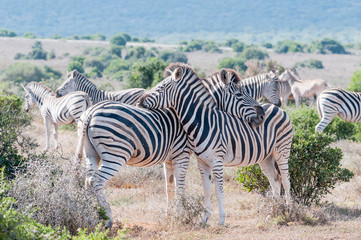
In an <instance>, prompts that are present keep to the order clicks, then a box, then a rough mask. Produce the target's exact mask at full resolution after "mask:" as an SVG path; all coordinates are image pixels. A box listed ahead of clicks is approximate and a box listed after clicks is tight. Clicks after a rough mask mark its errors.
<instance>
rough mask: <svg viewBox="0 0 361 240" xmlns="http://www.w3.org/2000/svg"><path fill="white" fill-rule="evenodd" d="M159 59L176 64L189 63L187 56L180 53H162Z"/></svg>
mask: <svg viewBox="0 0 361 240" xmlns="http://www.w3.org/2000/svg"><path fill="white" fill-rule="evenodd" d="M158 57H159V58H160V59H162V60H163V61H165V62H169V63H175V62H184V63H187V62H188V58H187V56H186V55H185V54H184V53H182V52H179V51H175V52H174V51H162V52H160V53H159V55H158Z"/></svg>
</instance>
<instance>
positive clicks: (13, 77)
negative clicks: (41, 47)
mask: <svg viewBox="0 0 361 240" xmlns="http://www.w3.org/2000/svg"><path fill="white" fill-rule="evenodd" d="M60 76H61V73H60V72H58V71H56V70H54V69H52V68H51V67H48V66H40V65H36V64H32V63H26V62H17V63H13V64H11V65H10V66H9V67H7V68H6V69H5V70H4V71H3V72H2V73H1V75H0V81H3V82H10V83H13V84H14V85H15V84H16V85H19V84H20V83H22V84H24V85H25V84H26V83H28V82H31V81H35V82H39V81H42V80H44V79H51V78H54V79H58V78H59V77H60Z"/></svg>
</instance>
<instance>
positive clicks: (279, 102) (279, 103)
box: [276, 99, 282, 107]
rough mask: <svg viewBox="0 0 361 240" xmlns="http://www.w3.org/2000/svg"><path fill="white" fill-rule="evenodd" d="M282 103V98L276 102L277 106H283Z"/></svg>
mask: <svg viewBox="0 0 361 240" xmlns="http://www.w3.org/2000/svg"><path fill="white" fill-rule="evenodd" d="M281 105H282V103H281V100H280V99H278V103H277V104H276V106H277V107H281Z"/></svg>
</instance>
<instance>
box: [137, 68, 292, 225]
mask: <svg viewBox="0 0 361 240" xmlns="http://www.w3.org/2000/svg"><path fill="white" fill-rule="evenodd" d="M167 72H168V76H167V78H166V79H164V80H163V81H162V82H161V83H159V84H158V85H157V86H156V87H154V88H153V89H151V90H150V92H149V93H148V94H147V95H146V96H145V98H144V100H143V103H142V104H143V106H145V107H147V108H150V109H157V108H164V107H173V108H175V109H176V111H177V113H178V116H179V118H180V121H181V124H182V126H183V129H184V130H185V131H186V132H187V136H188V141H189V146H190V147H191V150H192V151H193V152H194V153H195V154H196V155H197V156H198V166H199V168H200V170H201V173H202V176H203V188H204V194H205V204H206V208H207V213H206V214H205V216H204V218H203V221H207V219H208V217H209V216H210V194H211V190H210V184H211V172H212V173H213V177H214V178H215V184H216V194H217V197H218V204H219V208H220V210H219V211H220V219H219V223H220V224H224V220H225V212H224V209H223V166H248V165H252V164H255V163H258V164H260V166H261V168H262V170H263V172H264V173H265V175H266V176H267V178H268V179H269V181H270V183H271V186H272V189H273V193H274V194H275V195H276V196H279V195H280V190H281V182H282V185H283V187H284V189H285V193H286V197H287V199H288V200H290V198H291V197H290V182H289V173H288V158H289V155H290V148H291V142H292V136H293V134H292V124H291V122H290V120H289V118H288V116H287V114H286V113H285V112H284V111H283V110H282V109H280V108H278V107H276V106H274V105H270V104H266V105H263V106H264V108H265V116H264V123H263V124H261V125H259V126H258V127H252V126H251V125H250V124H248V123H247V122H245V121H243V120H242V118H236V117H233V116H230V115H229V114H227V113H225V112H222V111H220V110H219V109H218V108H217V107H216V105H217V104H216V103H215V102H214V99H216V98H214V97H212V91H211V92H210V91H208V90H207V89H209V88H208V87H204V81H201V80H200V79H199V78H198V76H197V74H196V73H195V72H194V71H193V70H192V69H191V68H190V67H189V66H187V65H184V64H172V65H170V66H169V67H168V68H167ZM234 100H235V101H237V100H236V99H234ZM224 109H228V108H224ZM232 114H233V115H234V114H237V113H232ZM239 117H242V116H239ZM275 162H277V164H278V167H279V170H280V176H281V180H280V179H279V178H277V173H276V170H275V167H274V163H275Z"/></svg>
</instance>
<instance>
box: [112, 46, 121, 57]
mask: <svg viewBox="0 0 361 240" xmlns="http://www.w3.org/2000/svg"><path fill="white" fill-rule="evenodd" d="M123 49H124V47H123V46H117V45H111V46H110V53H111V54H114V55H115V56H117V57H120V58H121V57H122V51H123Z"/></svg>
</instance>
